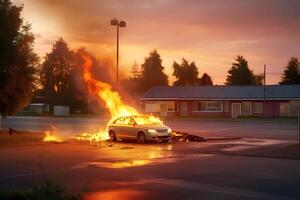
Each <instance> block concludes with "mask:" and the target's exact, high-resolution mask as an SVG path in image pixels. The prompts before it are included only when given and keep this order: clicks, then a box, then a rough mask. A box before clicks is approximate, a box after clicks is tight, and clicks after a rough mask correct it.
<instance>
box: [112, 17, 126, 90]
mask: <svg viewBox="0 0 300 200" xmlns="http://www.w3.org/2000/svg"><path fill="white" fill-rule="evenodd" d="M110 25H112V26H117V69H116V87H117V88H118V82H119V28H120V27H126V22H125V21H120V20H119V19H112V20H111V21H110Z"/></svg>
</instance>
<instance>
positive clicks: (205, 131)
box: [6, 117, 297, 140]
mask: <svg viewBox="0 0 300 200" xmlns="http://www.w3.org/2000/svg"><path fill="white" fill-rule="evenodd" d="M107 121H108V118H104V117H99V118H49V117H9V118H8V119H7V120H6V126H7V127H8V126H11V127H13V128H15V129H17V130H30V131H38V132H43V131H46V130H49V128H50V127H51V126H55V127H57V129H58V130H60V132H61V134H65V135H74V134H78V133H82V132H96V131H98V130H99V129H102V130H103V129H105V126H106V123H107ZM164 122H165V124H166V125H168V126H170V127H171V128H172V129H173V130H179V131H183V132H188V133H192V134H196V135H199V136H204V137H224V136H228V137H229V136H234V137H246V138H249V137H250V138H269V139H272V138H273V139H274V138H275V139H276V138H279V139H288V140H294V139H297V120H296V119H241V120H231V119H201V118H199V119H166V120H164Z"/></svg>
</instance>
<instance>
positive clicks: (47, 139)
mask: <svg viewBox="0 0 300 200" xmlns="http://www.w3.org/2000/svg"><path fill="white" fill-rule="evenodd" d="M43 141H44V142H62V141H63V140H62V139H61V138H60V137H58V136H55V135H53V133H51V132H50V131H45V138H44V139H43Z"/></svg>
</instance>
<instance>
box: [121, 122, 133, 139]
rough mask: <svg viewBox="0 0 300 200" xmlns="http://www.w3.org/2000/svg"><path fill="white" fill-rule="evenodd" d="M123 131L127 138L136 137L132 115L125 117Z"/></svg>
mask: <svg viewBox="0 0 300 200" xmlns="http://www.w3.org/2000/svg"><path fill="white" fill-rule="evenodd" d="M122 133H123V136H124V138H126V139H133V138H135V137H136V136H135V134H134V123H133V121H132V118H131V117H125V118H124V122H123V126H122Z"/></svg>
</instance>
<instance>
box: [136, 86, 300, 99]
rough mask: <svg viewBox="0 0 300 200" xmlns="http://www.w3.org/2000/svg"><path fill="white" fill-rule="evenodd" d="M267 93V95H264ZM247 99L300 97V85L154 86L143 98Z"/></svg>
mask: <svg viewBox="0 0 300 200" xmlns="http://www.w3.org/2000/svg"><path fill="white" fill-rule="evenodd" d="M264 94H265V95H264ZM167 99H172V100H173V99H186V100H193V99H195V100H197V99H202V100H239V99H240V100H245V99H249V100H251V99H253V100H254V99H261V100H263V99H267V100H281V99H282V100H285V99H286V100H288V99H300V85H268V86H265V92H264V86H227V85H223V86H197V87H184V86H180V87H178V86H169V87H168V86H164V87H154V88H151V89H150V90H149V91H148V92H146V93H145V94H144V95H143V96H142V97H141V100H167Z"/></svg>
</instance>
